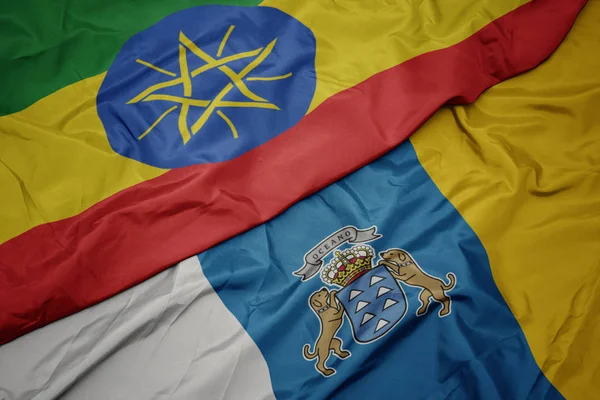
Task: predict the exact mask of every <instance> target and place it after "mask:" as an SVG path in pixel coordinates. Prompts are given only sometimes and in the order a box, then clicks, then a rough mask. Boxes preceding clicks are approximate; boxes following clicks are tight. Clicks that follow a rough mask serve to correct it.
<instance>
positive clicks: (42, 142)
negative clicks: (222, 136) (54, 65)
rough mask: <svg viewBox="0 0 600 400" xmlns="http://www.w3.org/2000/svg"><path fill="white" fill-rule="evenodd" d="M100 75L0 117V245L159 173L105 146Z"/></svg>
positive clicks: (106, 144) (149, 122)
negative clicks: (99, 99) (98, 107)
mask: <svg viewBox="0 0 600 400" xmlns="http://www.w3.org/2000/svg"><path fill="white" fill-rule="evenodd" d="M103 77H104V74H101V75H99V76H96V77H93V78H90V79H86V80H84V81H82V82H79V83H78V84H74V85H71V86H67V87H65V88H63V89H61V90H59V91H58V92H56V93H54V94H53V95H51V96H48V97H46V98H44V99H42V100H40V101H38V102H37V103H35V104H33V105H32V106H30V107H29V108H27V109H25V110H23V111H21V112H18V113H16V114H12V115H8V116H4V117H2V118H0V161H1V162H0V187H1V188H2V190H1V192H2V193H1V195H0V196H1V200H0V204H1V207H0V221H1V223H0V243H1V242H4V241H6V240H8V239H10V238H11V237H14V236H16V235H18V234H20V233H22V232H24V231H25V230H27V229H29V228H32V227H34V226H36V225H39V224H42V223H46V222H52V221H56V220H58V219H63V218H67V217H70V216H73V215H75V214H78V213H80V212H81V211H82V210H85V209H86V208H89V207H90V206H92V205H94V204H95V203H97V202H98V201H100V200H102V199H105V198H107V197H109V196H111V195H113V194H115V193H117V192H119V191H121V190H123V189H125V188H127V187H130V186H132V185H135V184H137V183H140V182H143V181H145V180H148V179H152V178H154V177H156V176H158V175H160V174H162V173H164V172H165V170H163V169H159V168H155V167H151V166H148V165H145V164H142V163H140V162H138V161H134V160H131V159H128V158H125V157H123V156H121V155H119V154H117V153H115V152H114V151H113V149H112V148H111V147H110V144H109V143H108V139H107V138H106V133H105V132H104V128H103V126H102V123H101V122H100V119H99V118H98V113H97V112H96V93H97V92H98V89H99V88H100V84H101V82H102V79H103ZM152 122H153V121H148V125H150V124H152Z"/></svg>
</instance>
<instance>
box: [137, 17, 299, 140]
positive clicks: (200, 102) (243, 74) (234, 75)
mask: <svg viewBox="0 0 600 400" xmlns="http://www.w3.org/2000/svg"><path fill="white" fill-rule="evenodd" d="M234 28H235V26H234V25H231V26H230V27H229V29H228V30H227V33H226V34H225V36H224V37H223V40H222V41H221V43H220V45H219V49H218V51H217V55H216V57H217V58H214V57H212V56H210V55H209V54H208V53H206V52H205V51H203V50H202V49H200V48H199V47H198V46H197V45H196V44H195V43H194V42H192V41H191V40H190V39H189V38H188V37H187V36H186V35H185V34H184V33H183V32H179V75H177V74H176V73H174V72H171V71H167V70H164V69H162V68H159V67H157V66H155V65H153V64H151V63H149V62H147V61H144V60H140V59H137V60H136V62H137V63H139V64H141V65H144V66H146V67H148V68H151V69H153V70H155V71H157V72H160V73H161V74H164V75H168V76H170V77H173V78H174V79H171V80H168V81H165V82H161V83H157V84H155V85H151V86H150V87H148V88H146V89H145V90H143V91H142V92H141V93H140V94H138V95H137V96H135V97H134V98H132V99H131V100H129V101H128V102H127V104H135V103H139V102H148V101H167V102H171V103H175V105H174V106H172V107H171V108H169V109H168V110H166V111H165V112H164V113H162V114H161V115H160V116H159V117H158V118H157V119H156V121H154V123H153V124H152V125H150V127H149V128H148V129H146V131H145V132H143V133H142V134H141V135H139V136H138V140H141V139H143V138H144V137H145V136H146V135H148V134H149V133H150V132H151V131H152V130H153V129H154V128H155V127H156V126H157V125H158V124H159V123H160V121H162V119H163V118H165V117H166V116H167V115H168V114H170V113H171V112H172V111H174V110H176V109H178V108H179V119H178V127H179V133H180V134H181V138H182V139H183V143H184V144H186V143H187V142H188V141H189V140H190V139H191V136H192V135H195V134H196V133H197V132H198V131H199V130H200V129H202V127H203V126H204V124H205V123H206V121H208V119H209V118H210V116H211V115H212V114H213V113H214V112H216V114H217V115H218V116H219V117H221V118H222V119H223V121H225V123H226V124H227V125H228V126H229V129H231V132H232V134H233V137H234V138H237V137H238V133H237V129H236V127H235V125H234V123H233V122H232V121H231V119H229V118H228V117H227V116H226V115H225V113H224V112H223V111H221V110H220V108H227V107H245V108H267V109H272V110H279V107H277V106H276V105H275V104H273V103H270V102H269V101H268V100H266V99H264V98H262V97H260V96H258V95H257V94H256V93H253V92H252V91H251V90H250V89H249V88H248V86H246V83H245V82H244V79H245V80H246V81H275V80H280V79H287V78H289V77H290V76H292V73H291V72H290V73H288V74H285V75H280V76H272V77H248V76H247V75H248V74H249V73H250V72H252V71H253V70H254V69H255V68H256V67H258V66H259V65H260V64H261V63H262V62H263V61H264V60H265V59H266V58H267V57H268V56H269V54H271V52H272V51H273V48H274V47H275V44H276V43H277V39H274V40H273V41H272V42H271V43H269V44H268V45H267V46H266V47H264V48H262V47H261V48H258V49H255V50H252V51H246V52H241V53H237V54H234V55H231V56H227V57H221V55H222V53H223V49H224V48H225V44H226V43H227V40H228V39H229V36H230V35H231V33H232V32H233V30H234ZM188 51H191V52H192V54H194V55H196V56H197V57H199V58H200V59H201V60H203V61H204V62H206V64H205V65H203V66H201V67H198V68H196V69H194V70H193V71H191V72H190V71H189V68H188V62H187V55H188V53H187V52H188ZM251 57H255V58H254V59H253V60H252V61H251V62H250V63H249V64H248V65H247V66H246V67H245V68H244V69H243V70H242V71H240V72H235V71H233V70H232V69H231V68H230V67H229V66H228V65H227V64H229V63H231V62H233V61H237V60H242V59H245V58H251ZM214 68H217V69H218V70H219V71H221V72H223V73H224V74H225V75H226V76H227V77H228V78H229V80H230V82H229V83H228V84H227V85H225V87H224V88H223V89H221V91H220V92H219V93H218V94H217V95H216V96H215V97H214V98H213V99H211V100H204V99H195V98H193V97H192V79H193V78H195V77H197V76H198V75H201V74H202V73H204V72H206V71H209V70H212V69H214ZM177 85H183V96H173V95H168V94H156V93H155V92H156V91H158V90H161V89H165V88H168V87H171V86H177ZM234 87H235V88H237V89H238V90H239V91H240V92H241V93H242V94H243V95H244V96H245V97H246V98H247V99H248V100H249V101H225V100H223V98H224V97H225V95H227V93H229V92H230V91H231V90H232V89H233V88H234ZM190 107H202V108H205V110H204V112H203V113H202V115H201V116H200V117H199V118H198V120H196V122H194V123H193V124H192V126H191V127H190V126H188V123H187V117H188V112H189V109H190Z"/></svg>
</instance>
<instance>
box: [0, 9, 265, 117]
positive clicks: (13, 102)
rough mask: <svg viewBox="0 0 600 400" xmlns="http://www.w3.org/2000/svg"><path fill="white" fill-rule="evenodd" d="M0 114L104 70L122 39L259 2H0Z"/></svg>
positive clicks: (22, 107) (10, 111) (115, 53)
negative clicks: (196, 10)
mask: <svg viewBox="0 0 600 400" xmlns="http://www.w3.org/2000/svg"><path fill="white" fill-rule="evenodd" d="M0 2H2V5H1V6H0V9H1V11H0V82H1V84H0V115H6V114H10V113H13V112H16V111H20V110H22V109H24V108H25V107H27V106H29V105H31V104H32V103H34V102H36V101H37V100H39V99H40V98H42V97H44V96H47V95H49V94H51V93H53V92H55V91H56V90H58V89H60V88H62V87H64V86H67V85H70V84H72V83H74V82H77V81H80V80H82V79H85V78H89V77H91V76H94V75H97V74H99V73H101V72H104V71H106V70H107V69H108V68H109V66H110V64H111V62H112V60H113V59H114V57H115V56H116V55H117V53H118V52H119V50H120V48H121V46H123V44H124V43H125V41H127V39H128V38H129V37H130V36H132V35H134V34H135V33H137V32H140V31H142V30H144V29H146V28H147V27H149V26H151V25H152V24H154V23H156V22H157V21H159V20H161V19H162V18H164V17H165V16H167V15H169V14H171V13H173V12H175V11H178V10H181V9H185V8H189V7H193V6H198V5H204V4H230V5H243V6H254V5H257V4H258V3H260V0H137V1H136V0H14V1H8V0H0Z"/></svg>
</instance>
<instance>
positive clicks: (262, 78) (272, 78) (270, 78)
mask: <svg viewBox="0 0 600 400" xmlns="http://www.w3.org/2000/svg"><path fill="white" fill-rule="evenodd" d="M290 76H292V73H291V72H290V73H287V74H285V75H278V76H251V77H249V78H246V80H247V81H278V80H281V79H287V78H289V77H290Z"/></svg>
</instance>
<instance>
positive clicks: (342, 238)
mask: <svg viewBox="0 0 600 400" xmlns="http://www.w3.org/2000/svg"><path fill="white" fill-rule="evenodd" d="M380 237H381V235H380V234H377V233H376V227H372V228H370V229H367V230H359V229H356V228H355V227H353V226H347V227H344V228H342V229H340V230H338V231H337V232H335V233H333V234H332V235H330V236H329V237H327V238H326V239H324V240H323V241H321V243H319V244H318V245H317V246H315V247H314V248H313V249H312V250H311V251H309V252H308V253H307V254H306V256H305V263H304V266H303V267H302V268H301V269H300V270H299V271H296V272H295V273H294V274H295V275H298V276H301V277H302V280H303V281H305V280H307V279H310V278H312V277H313V276H315V275H316V274H317V273H318V272H319V270H320V272H321V273H320V276H321V280H322V281H323V283H325V284H326V285H327V287H323V288H321V289H320V290H318V291H316V292H314V293H312V294H311V295H310V297H309V300H308V303H309V306H310V308H311V309H312V310H313V312H314V313H315V314H316V315H317V317H318V318H319V321H320V324H321V332H320V334H319V337H318V338H317V340H316V342H315V344H314V346H313V350H312V351H311V350H310V345H308V344H306V345H305V346H304V348H303V356H304V358H306V359H307V360H313V359H315V358H316V359H317V363H316V369H317V371H319V372H320V373H321V374H322V375H324V376H326V377H327V376H331V375H333V374H334V373H335V370H334V369H333V368H329V367H327V366H326V364H325V363H326V361H327V359H328V358H329V356H330V354H331V352H332V351H333V353H334V354H335V355H336V356H338V357H339V358H342V359H345V358H348V357H350V356H351V354H350V352H349V351H347V350H344V349H343V348H342V341H341V339H339V338H338V337H336V334H337V331H338V330H339V329H340V327H341V326H342V322H343V318H344V315H346V316H347V317H348V320H349V321H350V325H351V327H352V333H353V337H354V340H355V341H356V342H357V343H360V344H367V343H371V342H373V341H375V340H377V339H379V338H381V337H382V336H384V335H385V334H387V333H388V332H390V331H391V330H392V329H393V328H394V326H396V325H397V324H398V323H399V322H400V321H401V320H402V318H404V316H405V315H406V313H407V310H408V307H409V306H408V302H407V299H406V295H405V293H404V290H403V289H402V286H401V285H400V282H402V283H404V284H406V285H409V286H413V287H418V288H420V289H421V292H420V294H419V300H420V303H421V304H420V307H419V308H418V309H417V311H416V315H417V316H422V315H424V314H425V313H426V312H427V309H428V307H429V304H430V302H431V298H433V299H434V300H435V301H437V302H438V303H440V304H441V309H440V310H439V312H438V315H439V316H440V317H445V316H447V315H449V314H450V313H451V307H452V301H451V299H450V297H449V296H448V294H447V291H449V290H451V289H452V288H454V286H455V285H456V277H455V275H454V274H453V273H448V274H447V275H446V276H447V278H448V280H449V282H448V283H446V282H444V281H443V280H442V279H440V278H437V277H435V276H432V275H429V274H428V273H426V272H425V271H423V269H421V267H420V266H419V265H418V264H417V261H416V260H415V259H414V258H413V257H412V256H411V255H410V254H409V253H408V251H406V250H403V249H400V248H394V249H388V250H386V251H383V252H381V253H379V258H380V260H379V262H378V263H377V264H374V263H373V259H374V258H375V250H374V249H373V247H371V246H370V245H366V244H364V243H366V242H370V241H373V240H376V239H378V238H380ZM345 243H350V244H356V245H355V246H352V247H350V248H347V249H345V250H338V247H339V246H340V245H342V244H345ZM332 252H333V253H334V254H333V256H332V257H331V260H330V261H329V262H328V263H327V264H326V265H325V266H323V264H324V263H323V259H324V258H325V257H327V256H328V255H329V254H330V253H332Z"/></svg>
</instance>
